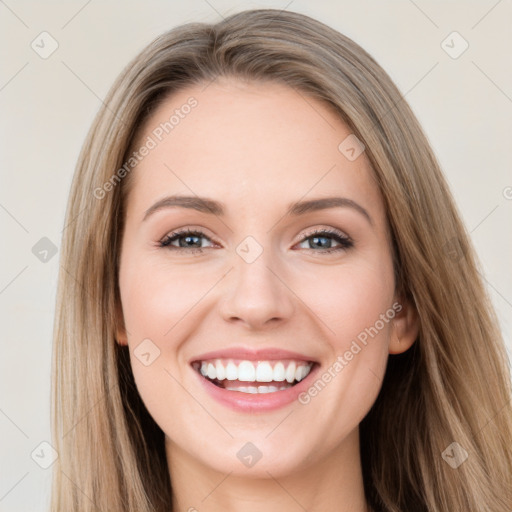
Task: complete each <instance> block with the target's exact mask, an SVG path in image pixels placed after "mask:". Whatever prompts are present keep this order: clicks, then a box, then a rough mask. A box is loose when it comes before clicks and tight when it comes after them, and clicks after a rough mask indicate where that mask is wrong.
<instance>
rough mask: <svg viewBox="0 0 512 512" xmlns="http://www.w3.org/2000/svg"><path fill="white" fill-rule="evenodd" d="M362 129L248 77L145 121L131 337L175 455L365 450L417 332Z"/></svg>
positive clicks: (281, 457) (128, 250)
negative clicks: (394, 358)
mask: <svg viewBox="0 0 512 512" xmlns="http://www.w3.org/2000/svg"><path fill="white" fill-rule="evenodd" d="M191 97H193V98H194V100H189V98H191ZM187 104H188V105H193V106H191V107H190V108H187V107H184V106H185V105H187ZM173 114H174V115H175V118H174V120H172V121H171V123H172V129H170V128H169V120H170V118H171V116H172V115H173ZM178 118H179V120H177V119H178ZM166 122H167V123H168V124H167V125H165V123H166ZM162 127H164V128H167V131H168V133H166V130H165V129H164V128H162ZM350 135H351V131H350V129H349V128H348V127H347V126H346V125H345V124H344V123H343V122H342V121H341V120H340V119H339V117H338V116H337V115H336V114H335V113H334V112H333V111H331V110H330V109H329V108H327V107H326V106H325V105H324V104H323V103H321V102H319V101H317V100H315V99H313V98H311V97H307V96H305V95H303V94H298V93H297V92H295V91H294V90H293V89H291V88H288V87H286V86H285V85H280V84H276V83H265V84H261V83H260V84H256V83H251V84H247V83H242V82H239V81H236V80H234V79H229V80H228V79H223V80H220V79H218V80H216V81H215V82H214V83H212V84H210V85H209V86H208V87H206V88H205V85H200V86H199V85H198V86H193V87H189V88H187V89H186V90H183V91H181V92H179V93H175V94H174V95H172V96H171V97H169V98H167V99H166V100H165V101H164V102H163V103H162V104H161V105H160V107H159V108H158V109H157V110H156V111H155V112H154V113H153V115H152V116H151V118H150V119H149V120H148V121H147V122H146V124H145V126H144V129H143V133H142V134H141V136H140V137H139V144H138V145H136V147H137V148H139V147H141V146H142V145H144V144H146V145H147V147H149V146H153V144H152V143H151V142H149V140H150V139H151V140H153V142H154V143H155V145H154V147H151V148H150V150H149V151H147V152H145V151H141V154H142V152H144V153H147V154H146V155H145V156H144V157H143V158H141V161H140V163H138V165H137V166H136V168H135V169H134V170H133V171H132V172H133V173H134V175H133V176H131V178H133V179H134V181H133V188H132V189H131V192H130V195H129V198H128V204H127V217H126V225H125V231H124V233H123V240H122V247H121V265H120V276H119V286H120V292H121V302H122V314H123V319H124V323H125V327H126V330H125V331H123V332H120V333H118V342H119V343H122V344H128V346H129V349H130V354H131V364H132V369H133V374H134V377H135V381H136V385H137V388H138V391H139V393H140V395H141V397H142V400H143V401H144V403H145V405H146V407H147V409H148V411H149V413H150V414H151V415H152V417H153V418H154V419H155V421H156V422H157V423H158V425H159V426H160V427H161V428H162V430H163V431H164V432H165V434H166V448H167V450H168V453H172V452H174V453H176V454H178V453H182V454H185V453H186V454H187V456H189V457H190V458H191V459H193V460H194V461H196V462H197V463H198V464H201V465H203V466H204V467H209V468H212V469H214V470H218V471H221V472H224V473H227V472H229V471H232V472H234V473H235V474H240V475H246V474H251V475H262V476H266V475H267V473H266V471H269V472H270V473H272V475H274V476H276V477H277V476H278V475H284V474H288V473H291V472H293V471H298V470H300V469H306V468H307V467H308V466H311V465H312V464H316V463H318V464H319V463H323V462H325V463H327V461H329V460H332V461H334V460H335V457H338V459H337V460H338V463H339V456H342V454H347V453H350V454H353V455H354V454H356V453H358V451H357V450H358V425H359V423H360V421H361V420H362V418H363V417H364V416H365V415H366V413H367V412H368V410H369V409H370V407H371V405H372V404H373V402H374V401H375V399H376V397H377V394H378V392H379V390H380V386H381V381H382V377H383V375H384V371H385V366H386V361H387V357H388V354H389V352H390V351H392V352H398V351H400V350H405V349H406V348H408V346H409V345H410V343H408V341H407V340H408V339H409V338H411V339H413V338H414V336H413V335H412V336H410V337H408V334H407V332H405V331H404V332H402V333H398V336H399V337H400V342H401V345H397V346H395V345H393V344H394V343H395V342H394V341H393V340H394V339H396V338H397V336H396V332H395V331H396V322H400V321H402V320H401V318H402V317H403V316H404V311H405V309H403V304H398V305H397V301H398V300H399V299H398V298H397V297H396V296H395V293H394V290H395V283H394V280H393V266H392V254H391V245H390V237H389V231H388V228H387V224H386V214H385V209H384V205H383V201H382V198H381V196H380V193H379V190H378V187H377V185H376V183H375V182H374V180H373V179H372V173H371V168H370V165H369V162H368V160H367V157H366V155H365V153H364V151H363V152H362V153H361V154H360V155H359V156H357V153H358V152H359V149H361V148H360V147H358V146H357V144H356V143H355V142H354V139H352V138H349V139H347V137H349V136H350ZM148 137H149V138H148ZM160 139H161V140H160ZM343 141H345V142H343ZM340 143H341V149H340V148H339V146H340ZM351 148H353V149H354V151H352V150H351ZM356 156H357V158H355V157H356ZM170 196H173V197H174V196H191V197H192V200H188V201H186V200H184V201H182V202H181V203H178V204H177V203H176V201H174V203H173V202H172V201H170V200H167V201H166V200H165V198H169V197H170ZM326 198H338V199H337V202H336V201H332V202H330V203H326V204H322V203H321V202H316V203H315V202H312V203H309V206H308V205H306V206H304V207H302V208H295V210H294V211H291V210H290V209H291V207H292V206H293V205H296V204H297V203H299V202H309V201H313V200H322V199H326ZM340 198H341V199H340ZM200 199H208V200H210V201H214V202H215V203H207V204H206V206H204V204H203V205H202V203H200ZM217 203H218V204H217ZM155 205H156V206H155ZM315 205H316V207H315ZM221 210H222V211H221ZM289 210H290V211H289ZM187 232H188V233H187ZM400 310H402V311H400ZM394 322H395V325H394V324H393V323H394ZM311 363H312V364H311ZM219 365H220V366H219ZM293 365H294V366H293ZM294 368H295V371H294ZM201 370H202V371H203V373H205V374H206V375H205V376H203V375H201ZM308 370H309V373H308V374H307V375H306V373H307V372H308ZM255 378H256V381H255V380H254V379H255ZM215 379H217V380H216V381H215V383H213V382H212V381H213V380H215ZM283 379H284V380H283ZM289 381H291V382H289ZM298 381H300V382H298ZM292 384H293V385H292ZM240 386H242V387H240ZM261 386H265V387H264V388H261ZM227 388H233V389H227ZM281 388H286V389H281ZM253 391H257V392H256V393H253ZM260 391H261V392H260ZM311 420H313V421H311ZM248 442H250V443H252V444H251V445H249V444H247V443H248ZM283 447H285V449H283ZM251 457H252V458H251ZM258 457H259V460H257V461H256V463H254V462H253V461H254V460H256V459H258ZM251 461H252V462H251Z"/></svg>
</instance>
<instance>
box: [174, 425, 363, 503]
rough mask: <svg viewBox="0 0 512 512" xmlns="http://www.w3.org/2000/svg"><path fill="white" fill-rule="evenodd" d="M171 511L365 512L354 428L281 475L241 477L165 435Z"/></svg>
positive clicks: (268, 473) (356, 435) (269, 471)
mask: <svg viewBox="0 0 512 512" xmlns="http://www.w3.org/2000/svg"><path fill="white" fill-rule="evenodd" d="M166 454H167V461H168V466H169V474H170V478H171V485H172V491H173V507H172V510H173V511H180V512H181V511H187V512H203V511H206V510H208V512H237V511H240V510H243V511H244V512H257V511H258V512H260V511H261V510H265V512H278V511H279V512H282V511H283V510H286V511H295V510H296V511H297V512H302V511H304V510H307V511H308V512H320V511H322V512H324V511H325V510H336V511H339V512H367V511H368V510H369V509H368V508H367V505H366V500H365V497H364V488H363V478H362V470H361V460H360V455H359V436H358V430H357V429H356V430H355V431H354V432H352V433H351V434H350V435H349V436H348V437H347V438H345V439H344V442H343V446H339V447H337V448H335V449H333V450H331V451H330V452H329V454H328V456H327V457H325V458H323V459H321V460H317V461H315V462H314V463H312V464H309V465H306V464H303V465H302V466H301V467H300V468H298V469H296V470H294V471H293V473H287V474H285V475H279V476H275V475H273V472H272V469H271V468H269V469H268V470H267V471H265V472H264V473H265V475H266V476H262V477H247V476H244V475H240V474H236V473H235V472H234V471H232V470H231V469H230V468H226V472H225V473H222V472H219V471H217V470H215V469H213V468H211V467H210V466H206V465H204V464H203V463H202V461H200V460H198V459H197V458H194V457H192V456H191V455H190V454H189V453H188V452H185V451H183V450H182V449H181V448H180V447H179V446H177V445H175V444H174V443H173V442H172V441H171V440H170V439H168V438H167V437H166Z"/></svg>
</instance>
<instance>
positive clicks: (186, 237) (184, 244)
mask: <svg viewBox="0 0 512 512" xmlns="http://www.w3.org/2000/svg"><path fill="white" fill-rule="evenodd" d="M183 238H184V239H185V242H184V243H183V244H181V243H180V247H190V245H189V242H190V240H191V239H193V238H196V239H197V238H199V237H198V236H197V235H187V236H185V237H182V239H183ZM199 245H201V244H199Z"/></svg>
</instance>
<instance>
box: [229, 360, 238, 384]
mask: <svg viewBox="0 0 512 512" xmlns="http://www.w3.org/2000/svg"><path fill="white" fill-rule="evenodd" d="M237 377H238V368H237V367H236V364H235V363H233V362H232V361H230V362H229V363H228V365H227V366H226V378H227V379H228V380H236V379H237Z"/></svg>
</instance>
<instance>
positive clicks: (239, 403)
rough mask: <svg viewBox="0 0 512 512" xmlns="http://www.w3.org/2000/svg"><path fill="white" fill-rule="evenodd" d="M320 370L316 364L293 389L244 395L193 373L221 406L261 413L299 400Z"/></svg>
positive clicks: (197, 373)
mask: <svg viewBox="0 0 512 512" xmlns="http://www.w3.org/2000/svg"><path fill="white" fill-rule="evenodd" d="M319 368H320V365H318V364H316V363H315V364H314V366H313V368H312V369H311V371H310V372H309V374H308V375H307V377H306V378H305V379H303V380H301V381H300V382H299V383H298V384H295V386H292V387H291V388H287V389H283V390H282V391H274V392H273V393H243V392H242V391H231V390H228V389H224V388H220V387H219V386H216V385H215V384H214V383H213V382H211V381H209V380H208V379H206V378H204V377H203V376H202V375H201V374H200V373H199V372H197V371H196V370H194V369H193V368H192V371H193V372H194V373H195V374H196V375H197V377H198V379H199V380H200V381H201V383H202V385H203V386H204V388H205V390H206V391H207V393H209V394H210V395H211V396H212V397H213V398H214V399H215V400H217V401H218V402H220V403H221V404H223V405H225V406H227V407H229V408H231V409H233V410H235V411H238V412H255V411H256V412H259V411H273V410H276V409H279V408H281V407H284V406H286V405H288V404H290V403H292V402H294V401H295V400H297V398H298V396H299V395H300V394H301V393H302V392H304V391H306V389H308V387H309V386H310V382H311V381H312V380H313V377H314V376H315V374H316V373H317V371H318V369H319ZM251 384H252V385H254V383H253V382H248V383H247V385H251ZM262 385H264V383H262Z"/></svg>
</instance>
